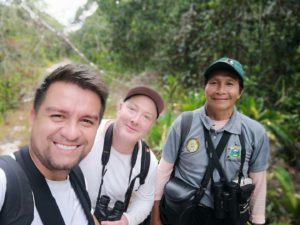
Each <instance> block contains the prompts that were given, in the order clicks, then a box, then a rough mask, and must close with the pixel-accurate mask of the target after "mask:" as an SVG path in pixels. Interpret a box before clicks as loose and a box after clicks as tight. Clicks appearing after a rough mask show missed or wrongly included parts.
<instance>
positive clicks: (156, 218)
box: [151, 201, 162, 225]
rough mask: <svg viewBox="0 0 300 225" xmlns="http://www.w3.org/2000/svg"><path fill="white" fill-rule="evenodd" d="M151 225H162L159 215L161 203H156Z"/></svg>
mask: <svg viewBox="0 0 300 225" xmlns="http://www.w3.org/2000/svg"><path fill="white" fill-rule="evenodd" d="M151 225H162V222H161V220H160V213H159V201H155V202H154V205H153V209H152V213H151Z"/></svg>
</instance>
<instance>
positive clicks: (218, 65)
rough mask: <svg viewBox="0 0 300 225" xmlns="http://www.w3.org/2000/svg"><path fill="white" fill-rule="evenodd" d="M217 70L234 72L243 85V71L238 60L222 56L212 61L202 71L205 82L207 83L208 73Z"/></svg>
mask: <svg viewBox="0 0 300 225" xmlns="http://www.w3.org/2000/svg"><path fill="white" fill-rule="evenodd" d="M218 70H225V71H229V72H232V73H234V74H236V75H237V76H238V78H239V79H240V80H241V82H242V86H243V82H244V77H245V71H244V69H243V66H242V65H241V64H240V62H239V61H237V60H235V59H231V58H228V57H223V58H221V59H218V60H217V61H215V62H213V63H212V64H210V66H209V67H208V68H207V69H206V71H205V72H204V77H205V83H207V81H208V78H209V75H211V74H212V73H213V72H215V71H218Z"/></svg>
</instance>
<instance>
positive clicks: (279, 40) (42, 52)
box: [0, 0, 300, 224]
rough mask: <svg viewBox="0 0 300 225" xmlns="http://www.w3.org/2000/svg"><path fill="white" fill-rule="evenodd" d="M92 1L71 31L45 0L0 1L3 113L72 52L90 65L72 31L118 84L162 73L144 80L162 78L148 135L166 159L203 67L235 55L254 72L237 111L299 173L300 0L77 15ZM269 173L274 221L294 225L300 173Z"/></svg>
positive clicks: (148, 5)
mask: <svg viewBox="0 0 300 225" xmlns="http://www.w3.org/2000/svg"><path fill="white" fill-rule="evenodd" d="M3 2H4V3H7V4H3ZM24 3H26V5H27V6H28V7H29V9H31V10H32V11H33V12H34V13H36V15H38V16H39V17H38V19H36V18H35V19H34V16H32V15H31V14H30V13H29V11H28V10H25V8H24V7H23V6H24ZM92 4H97V5H98V9H97V10H96V12H95V13H94V14H93V15H92V16H90V17H88V18H87V19H86V20H85V21H84V23H83V25H82V27H81V28H80V29H79V30H77V31H76V32H72V33H68V34H64V33H63V27H62V25H60V24H59V23H58V22H57V21H55V20H54V19H53V18H51V17H49V16H48V15H46V14H45V13H42V12H41V10H39V9H41V7H42V5H43V0H23V1H20V0H6V1H5V0H2V1H0V28H1V29H0V118H1V119H3V115H5V112H7V110H8V109H10V108H14V107H17V106H18V104H19V102H20V99H21V98H23V97H24V95H26V93H27V92H28V89H30V88H32V86H33V85H32V84H33V83H34V84H35V83H36V81H37V80H38V79H39V76H40V75H41V71H42V69H43V68H45V67H46V66H48V65H51V64H53V63H54V62H58V61H60V60H61V59H62V58H65V57H67V58H70V59H72V60H73V61H76V62H85V61H84V60H83V59H82V57H80V56H79V54H78V52H77V53H76V52H75V51H74V48H72V45H70V43H69V42H68V41H66V39H65V38H63V35H67V36H68V38H70V40H71V44H73V45H74V46H76V47H77V48H78V49H79V51H80V52H82V53H83V54H84V56H85V57H86V59H87V60H88V61H89V62H92V63H93V64H95V65H96V66H97V67H98V68H100V69H102V70H104V71H105V74H106V75H107V78H108V80H109V82H110V83H111V84H112V85H113V82H115V81H118V82H120V83H126V82H133V80H136V79H137V78H136V77H137V74H141V75H142V74H145V73H147V74H155V76H154V77H151V78H148V80H146V82H148V81H150V80H151V83H153V82H154V81H155V86H156V88H157V89H159V90H160V91H161V94H162V95H163V97H164V99H165V100H166V102H167V110H166V111H165V113H164V114H163V115H162V116H161V117H160V118H159V120H158V122H157V124H156V125H155V126H154V127H153V129H152V130H151V133H150V134H149V136H148V137H147V141H148V143H149V145H150V146H151V147H152V148H153V149H154V150H155V151H156V153H157V155H158V156H159V154H160V150H161V147H162V144H163V142H164V139H165V137H166V135H167V131H168V128H169V126H170V125H171V123H172V122H173V120H174V119H175V118H176V116H178V114H179V113H180V112H182V111H186V110H193V109H195V108H197V107H199V106H200V105H202V104H203V103H204V102H205V98H204V95H203V91H202V86H203V81H202V74H203V71H204V69H205V68H206V67H207V66H208V65H209V63H211V62H212V61H213V60H215V59H217V58H220V57H222V56H229V57H233V58H237V59H238V60H239V61H240V62H241V63H242V64H243V65H244V67H245V71H246V76H247V78H246V84H245V86H246V88H245V92H244V94H243V97H242V99H241V100H240V102H239V104H238V108H239V110H240V111H242V112H243V113H244V114H246V115H248V116H250V117H252V118H254V119H256V120H258V121H259V122H261V123H262V124H263V125H264V126H265V128H266V129H267V132H268V135H269V137H270V140H271V143H272V146H273V148H274V149H275V151H273V152H272V158H273V159H275V158H280V159H283V160H285V162H286V164H285V167H284V168H286V169H287V168H291V167H292V168H296V169H297V168H298V169H300V168H299V165H300V161H299V159H300V154H299V152H300V151H299V145H300V144H299V142H300V140H299V137H300V130H299V127H300V117H299V115H300V92H299V86H300V64H299V60H300V38H299V37H300V14H299V11H300V2H299V1H298V0H253V1H245V0H227V1H221V0H199V1H192V0H175V1H174V0H109V1H108V0H107V1H106V0H88V1H87V4H86V5H85V6H84V7H83V8H81V9H79V10H78V13H77V18H76V19H75V20H76V21H79V20H80V19H79V18H80V16H81V15H82V14H83V13H84V12H85V11H87V10H89V8H90V6H91V5H92ZM38 6H39V7H38ZM45 22H46V24H45ZM49 25H51V27H52V28H53V29H52V28H51V29H49ZM139 77H142V76H139ZM141 79H142V78H141ZM31 91H32V90H31ZM1 119H0V122H1ZM297 146H298V147H297ZM272 163H274V164H272ZM271 169H272V173H271V174H270V177H269V179H270V180H269V183H270V184H271V186H270V188H269V190H268V207H267V210H268V224H297V223H298V222H299V196H298V195H297V194H296V191H295V188H296V187H294V185H293V183H292V180H291V178H292V179H293V180H296V181H299V180H300V177H299V176H298V177H295V175H293V174H292V175H290V174H288V173H287V170H285V169H283V168H281V167H278V166H277V162H276V161H272V162H271ZM273 169H274V170H273ZM274 182H275V184H274ZM295 184H296V183H295ZM298 189H299V187H298Z"/></svg>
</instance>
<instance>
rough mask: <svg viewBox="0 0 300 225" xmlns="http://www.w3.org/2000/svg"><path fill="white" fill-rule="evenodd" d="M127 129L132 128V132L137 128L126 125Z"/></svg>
mask: <svg viewBox="0 0 300 225" xmlns="http://www.w3.org/2000/svg"><path fill="white" fill-rule="evenodd" d="M126 127H127V129H128V130H130V131H131V132H136V131H137V130H136V129H135V128H133V127H132V126H130V125H126Z"/></svg>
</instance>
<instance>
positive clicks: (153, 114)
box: [128, 102, 156, 117]
mask: <svg viewBox="0 0 300 225" xmlns="http://www.w3.org/2000/svg"><path fill="white" fill-rule="evenodd" d="M128 103H129V105H132V106H134V107H136V108H138V109H140V108H141V107H139V106H138V105H137V104H136V103H134V102H128ZM143 113H145V114H147V115H148V116H154V117H155V116H156V115H155V114H156V113H152V112H148V111H144V110H143Z"/></svg>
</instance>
